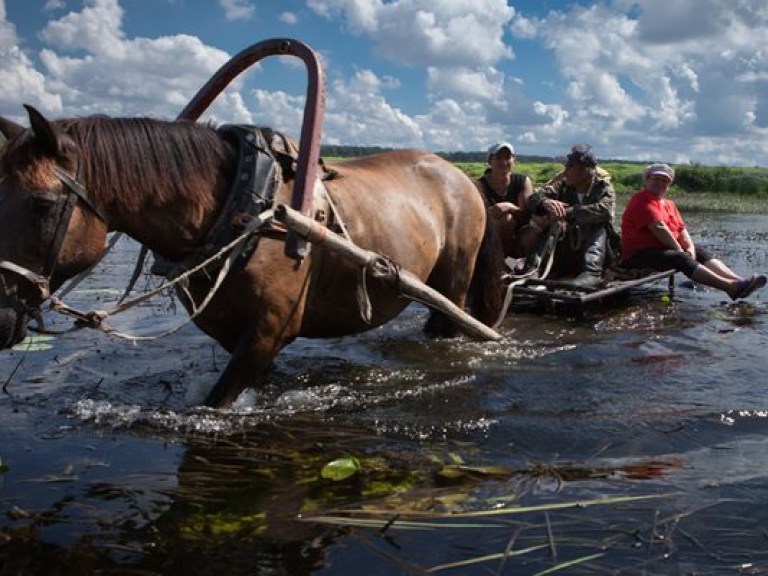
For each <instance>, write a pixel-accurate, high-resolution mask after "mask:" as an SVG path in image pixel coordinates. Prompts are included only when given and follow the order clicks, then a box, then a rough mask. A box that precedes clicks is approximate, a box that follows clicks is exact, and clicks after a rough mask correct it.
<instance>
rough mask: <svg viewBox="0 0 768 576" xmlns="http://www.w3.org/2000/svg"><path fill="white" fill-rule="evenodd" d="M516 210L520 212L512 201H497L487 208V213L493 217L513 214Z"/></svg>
mask: <svg viewBox="0 0 768 576" xmlns="http://www.w3.org/2000/svg"><path fill="white" fill-rule="evenodd" d="M516 212H520V208H518V207H517V206H515V205H514V204H512V202H499V203H498V204H494V205H493V206H491V207H489V208H488V213H489V214H490V215H491V217H493V218H504V217H509V216H514V215H515V213H516Z"/></svg>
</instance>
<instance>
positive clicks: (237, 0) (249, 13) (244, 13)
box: [218, 0, 256, 20]
mask: <svg viewBox="0 0 768 576" xmlns="http://www.w3.org/2000/svg"><path fill="white" fill-rule="evenodd" d="M218 1H219V6H221V8H223V9H224V17H225V18H226V19H227V20H250V19H251V18H253V15H254V14H255V12H256V7H255V6H254V5H253V4H252V3H251V2H248V0H218Z"/></svg>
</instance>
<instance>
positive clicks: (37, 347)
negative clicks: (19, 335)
mask: <svg viewBox="0 0 768 576" xmlns="http://www.w3.org/2000/svg"><path fill="white" fill-rule="evenodd" d="M52 340H54V337H53V336H50V335H48V334H32V335H30V336H27V337H26V338H24V340H22V341H21V342H19V343H18V344H16V346H14V347H13V348H12V350H20V351H22V352H40V351H42V350H50V349H51V348H53V345H52V344H51V343H50V342H51V341H52Z"/></svg>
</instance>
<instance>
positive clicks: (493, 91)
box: [427, 66, 504, 100]
mask: <svg viewBox="0 0 768 576" xmlns="http://www.w3.org/2000/svg"><path fill="white" fill-rule="evenodd" d="M427 87H428V88H429V89H430V91H431V92H433V93H434V94H437V95H440V94H453V95H458V96H465V97H468V98H474V99H478V100H500V99H501V98H503V95H504V74H503V73H501V72H499V70H497V69H495V68H493V67H492V66H491V67H486V68H483V69H468V68H451V67H445V66H443V67H435V66H430V67H428V68H427Z"/></svg>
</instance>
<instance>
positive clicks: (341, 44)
mask: <svg viewBox="0 0 768 576" xmlns="http://www.w3.org/2000/svg"><path fill="white" fill-rule="evenodd" d="M274 37H290V38H295V39H298V40H301V41H303V42H305V43H307V44H308V45H309V46H311V47H312V48H313V49H314V50H315V51H316V52H317V53H318V54H319V55H320V57H321V59H322V61H323V66H324V69H325V71H326V76H327V82H328V97H327V101H328V107H327V111H326V119H325V123H324V125H323V142H324V143H328V144H350V145H368V146H389V147H397V148H403V147H417V148H426V149H430V150H436V151H453V150H484V149H486V148H487V147H488V146H489V145H490V144H491V143H492V142H494V141H496V140H500V139H504V140H509V141H511V142H512V143H514V144H515V146H516V148H517V150H518V152H519V153H522V154H539V155H547V156H556V155H561V154H562V153H563V152H564V151H566V150H567V149H568V148H569V147H570V146H571V144H573V143H575V142H582V141H586V142H589V143H591V144H592V145H593V147H594V148H595V150H596V151H597V153H598V156H600V157H603V158H622V159H630V160H647V161H655V160H663V161H668V162H672V163H675V164H678V163H685V162H701V163H705V164H728V165H741V166H755V165H759V166H768V41H767V40H766V38H768V2H765V0H673V1H669V0H640V1H637V2H633V1H631V0H604V1H599V2H579V1H573V0H570V1H568V0H525V1H515V0H279V1H278V0H0V79H1V80H0V114H2V115H5V116H8V117H11V118H14V119H16V120H18V121H22V122H26V119H25V117H24V116H23V108H22V106H21V105H22V104H23V103H28V104H32V105H34V106H36V107H38V108H39V109H40V110H41V111H42V112H43V113H45V114H47V115H49V116H50V117H53V118H57V117H67V116H79V115H87V114H95V113H103V114H110V115H113V116H152V117H157V118H174V117H175V116H176V115H177V114H178V113H179V112H180V111H181V109H182V108H183V107H184V105H185V104H186V103H187V102H188V101H189V99H190V98H191V97H192V96H193V95H194V94H195V93H196V92H197V90H198V89H199V88H200V86H202V85H203V84H204V83H205V81H206V80H207V79H208V78H209V77H210V76H211V75H212V74H213V73H214V72H215V71H216V70H217V69H218V68H219V66H221V65H222V64H224V63H225V62H226V61H227V60H228V59H229V58H230V57H231V56H232V55H234V54H235V53H237V52H239V51H240V50H242V49H244V48H246V47H247V46H249V45H251V44H253V43H255V42H258V41H261V40H265V39H267V38H274ZM305 87H306V74H305V72H304V69H303V67H302V65H301V64H300V62H299V61H298V60H296V59H291V58H270V59H268V60H264V61H262V64H260V65H258V66H255V67H254V68H252V69H251V70H250V71H249V72H248V73H247V74H244V75H243V76H241V77H240V78H238V80H237V81H236V82H235V83H233V84H232V85H231V86H230V88H229V89H228V90H227V91H226V92H225V93H223V94H222V95H221V96H220V97H219V98H218V99H217V101H216V102H215V103H214V105H213V106H211V108H210V109H209V110H208V112H207V114H206V116H205V118H206V119H211V120H213V121H215V122H248V123H254V124H261V125H267V126H271V127H273V128H275V129H278V130H282V131H284V132H286V133H287V134H288V135H291V136H294V137H296V138H298V136H299V131H300V125H301V116H302V110H303V105H304V91H305Z"/></svg>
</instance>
